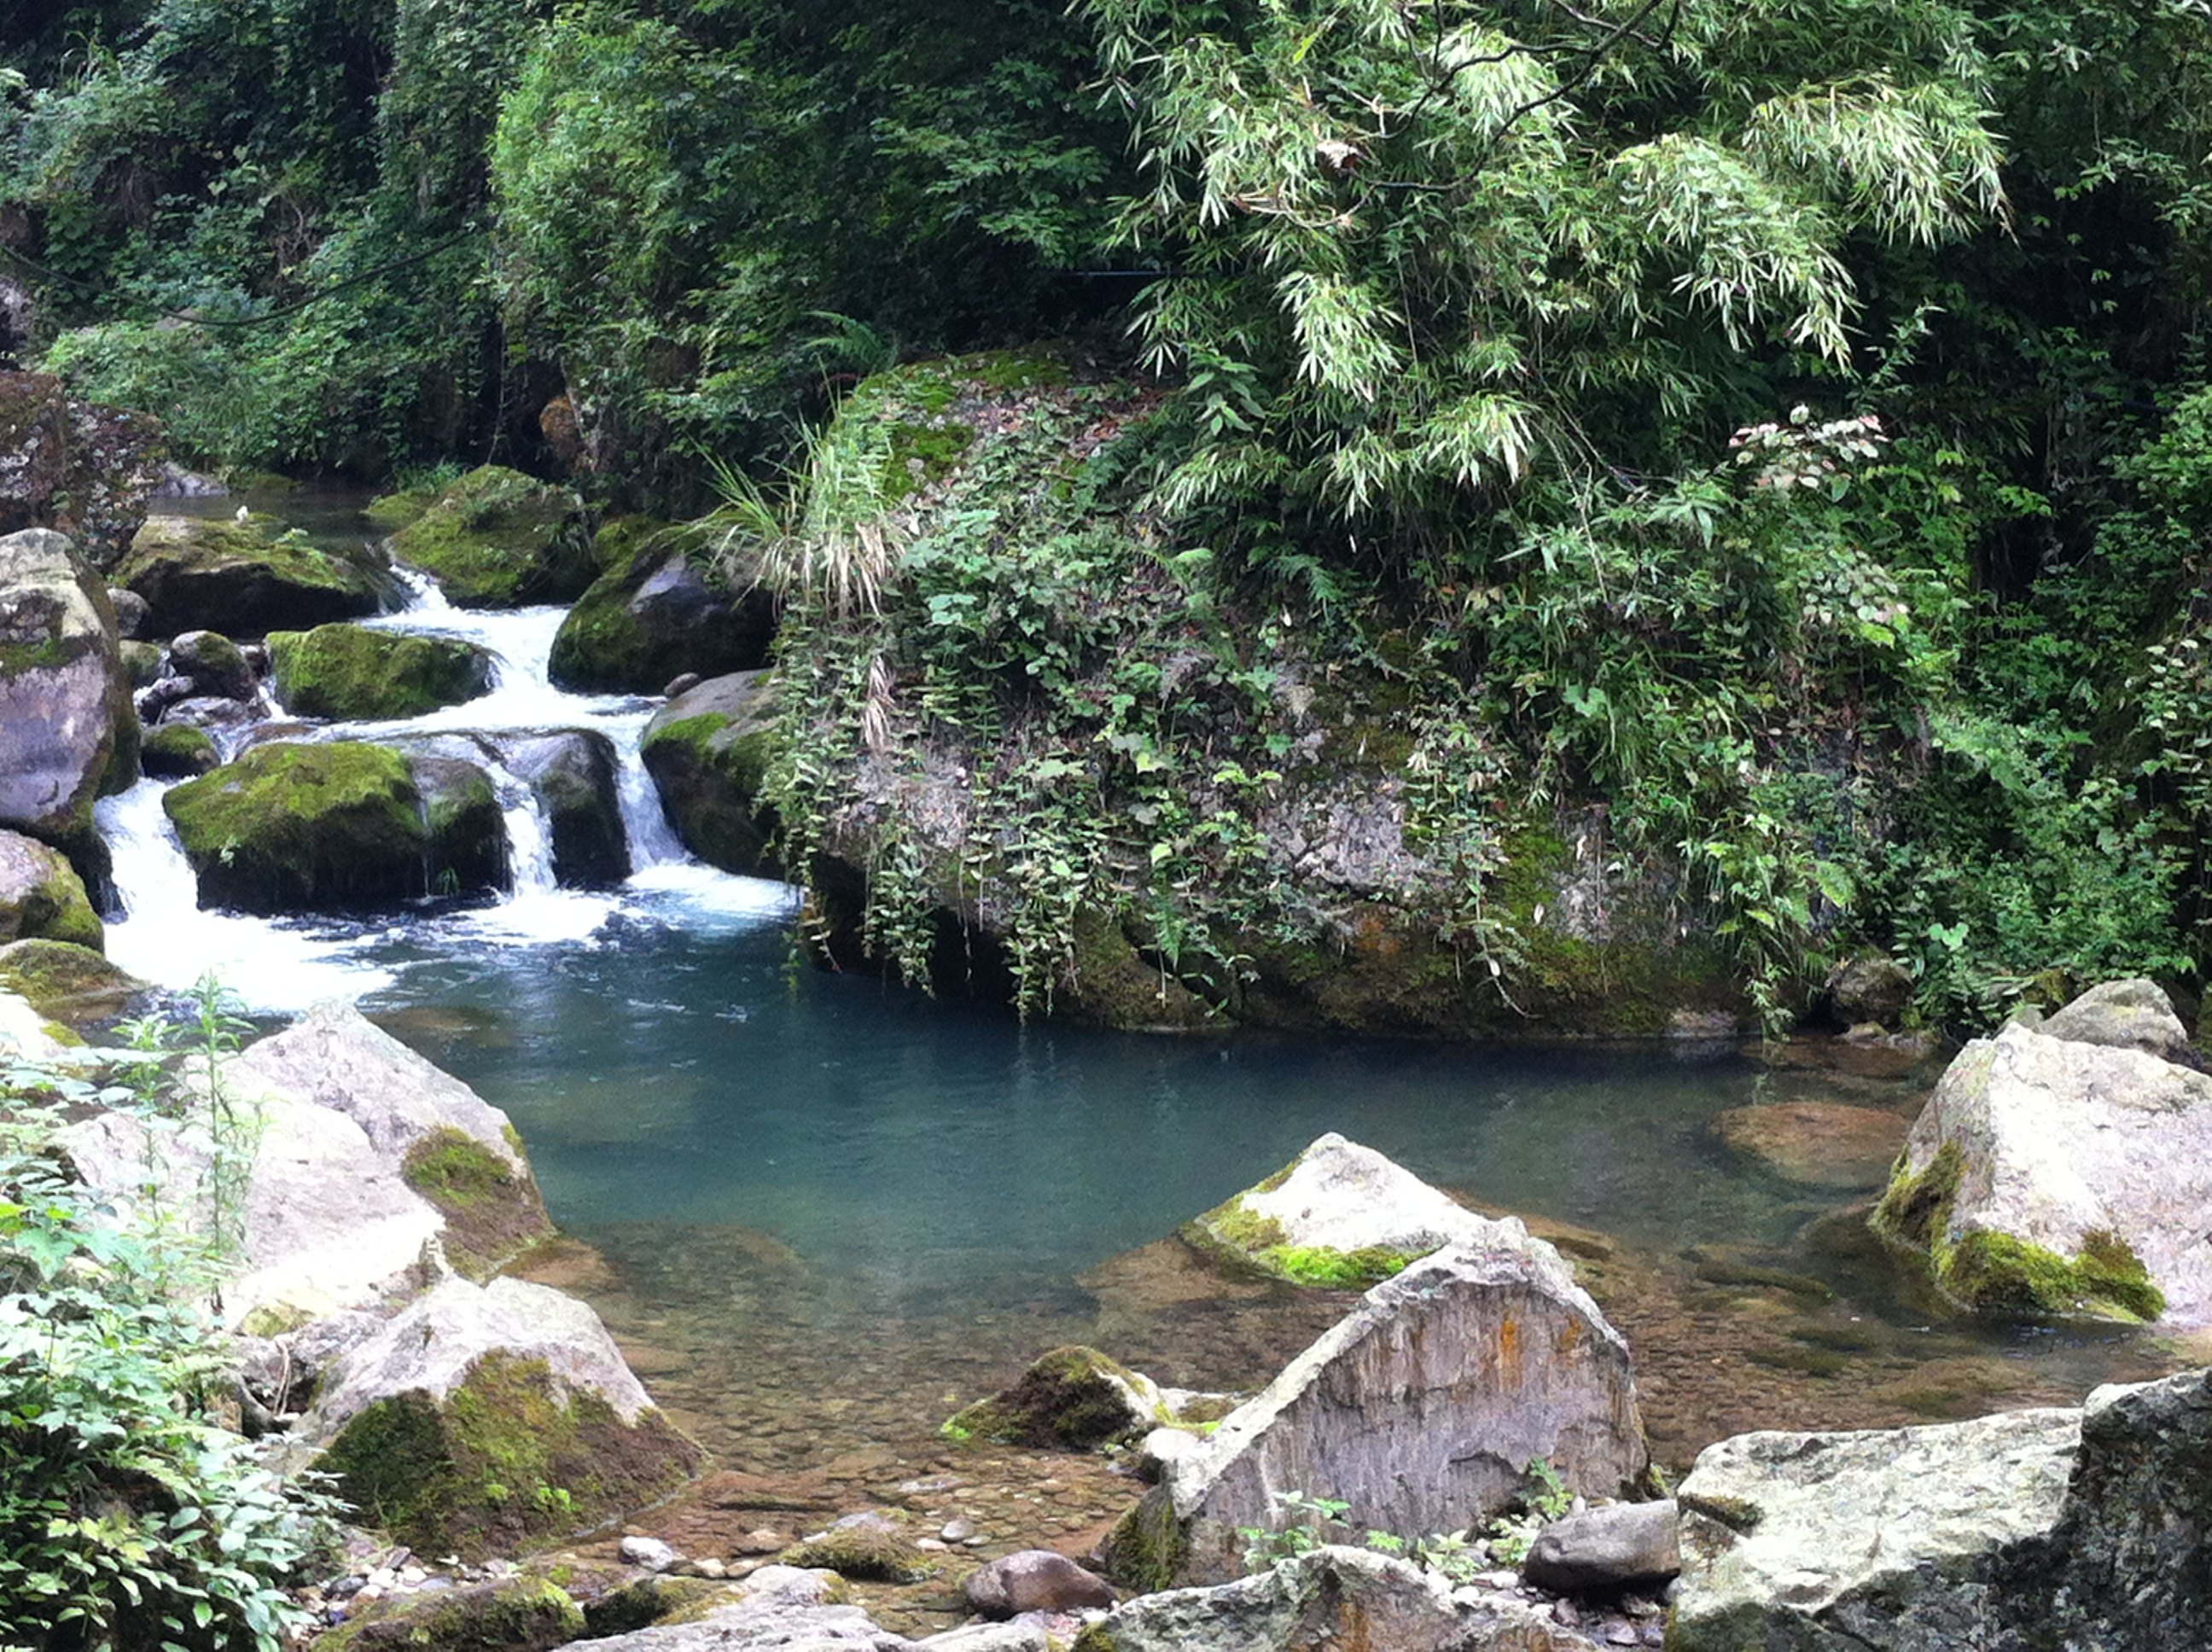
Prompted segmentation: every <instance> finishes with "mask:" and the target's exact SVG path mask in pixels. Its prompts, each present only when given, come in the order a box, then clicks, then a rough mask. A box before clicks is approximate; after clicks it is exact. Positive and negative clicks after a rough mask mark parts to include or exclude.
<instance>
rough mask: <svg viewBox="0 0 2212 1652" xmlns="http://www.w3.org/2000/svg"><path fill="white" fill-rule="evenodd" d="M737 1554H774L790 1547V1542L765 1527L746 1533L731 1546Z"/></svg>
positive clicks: (779, 1533) (782, 1535) (783, 1536)
mask: <svg viewBox="0 0 2212 1652" xmlns="http://www.w3.org/2000/svg"><path fill="white" fill-rule="evenodd" d="M732 1546H733V1547H734V1548H735V1549H736V1550H737V1552H738V1553H739V1554H775V1553H776V1552H779V1551H781V1550H783V1549H787V1548H789V1547H790V1546H791V1540H790V1539H789V1538H787V1537H786V1536H785V1535H784V1534H782V1533H781V1532H778V1531H775V1530H772V1529H770V1528H769V1527H766V1526H761V1527H756V1528H754V1529H753V1530H752V1531H750V1532H747V1533H746V1534H744V1536H743V1537H741V1538H739V1539H738V1540H737V1542H736V1543H735V1544H734V1545H732Z"/></svg>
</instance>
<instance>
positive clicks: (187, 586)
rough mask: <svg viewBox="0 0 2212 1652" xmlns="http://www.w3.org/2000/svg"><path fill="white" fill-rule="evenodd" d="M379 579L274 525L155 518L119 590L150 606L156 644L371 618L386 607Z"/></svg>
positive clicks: (120, 575)
mask: <svg viewBox="0 0 2212 1652" xmlns="http://www.w3.org/2000/svg"><path fill="white" fill-rule="evenodd" d="M379 574H380V570H379V569H377V568H375V567H374V564H373V563H371V562H369V561H368V559H367V558H366V557H362V556H351V555H348V554H346V553H344V552H343V551H338V550H330V549H327V548H325V547H323V546H320V545H318V544H314V543H313V541H312V540H310V539H309V538H307V535H306V534H304V533H302V532H301V531H298V530H297V529H286V528H285V527H283V525H282V524H281V523H279V522H278V521H276V519H275V518H273V517H269V516H262V515H255V516H252V517H249V518H248V519H246V520H245V521H243V522H239V521H233V520H228V519H225V520H219V521H218V520H203V519H200V518H197V517H184V516H155V517H149V519H147V522H146V525H145V526H144V527H143V528H141V529H139V530H138V537H137V538H136V539H135V540H133V541H132V542H131V552H130V555H129V556H125V558H124V559H123V562H122V563H121V565H120V566H119V567H118V568H117V569H116V570H115V581H116V583H117V584H118V585H120V586H125V587H126V588H127V589H129V590H131V591H135V592H137V593H138V595H139V596H141V597H143V598H145V599H146V603H147V605H148V606H149V608H150V609H151V610H153V622H152V623H153V626H154V629H155V631H156V632H157V633H158V634H159V635H162V636H174V635H177V634H178V633H179V632H180V631H197V630H220V631H222V632H224V633H226V634H227V635H233V636H247V637H253V636H263V635H266V634H267V633H269V632H270V631H274V630H278V629H288V628H289V629H304V628H306V627H309V626H315V625H323V624H327V623H330V622H331V621H335V620H344V619H354V618H357V617H359V616H362V615H365V614H374V612H376V610H378V608H379V607H380V606H381V605H382V602H383V595H384V583H383V580H381V579H380V577H379Z"/></svg>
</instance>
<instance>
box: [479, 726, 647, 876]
mask: <svg viewBox="0 0 2212 1652" xmlns="http://www.w3.org/2000/svg"><path fill="white" fill-rule="evenodd" d="M501 756H502V758H503V759H504V761H505V762H506V763H507V768H509V769H510V770H511V771H512V772H513V774H515V776H516V777H517V778H519V779H520V780H526V781H528V782H529V784H530V788H531V790H532V791H533V792H535V793H537V794H538V802H539V803H541V804H543V805H544V809H545V817H546V824H547V826H548V828H549V829H550V834H551V836H552V840H553V875H554V878H556V880H557V881H558V882H560V883H562V884H616V883H620V882H621V881H622V880H623V878H627V877H629V870H630V867H629V838H628V835H627V834H626V833H625V832H624V830H623V817H622V794H621V792H620V790H619V786H620V778H619V774H618V772H617V759H616V756H615V749H614V744H613V742H612V741H611V740H609V739H608V738H607V737H606V736H605V735H604V734H601V733H599V732H595V731H591V730H584V729H568V730H564V731H562V732H560V733H557V734H547V735H542V736H538V737H536V738H530V739H525V740H518V741H514V742H512V743H509V744H507V745H506V747H505V749H504V750H502V752H501Z"/></svg>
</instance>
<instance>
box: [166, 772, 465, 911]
mask: <svg viewBox="0 0 2212 1652" xmlns="http://www.w3.org/2000/svg"><path fill="white" fill-rule="evenodd" d="M161 801H162V805H163V807H164V808H166V809H167V811H168V815H169V818H170V820H171V821H173V823H175V825H176V828H177V835H178V837H179V839H180V840H181V841H182V842H183V844H184V850H185V859H188V860H190V861H191V865H192V871H193V872H194V873H195V874H196V875H197V878H198V879H199V890H200V899H201V901H202V902H203V903H204V904H206V905H210V906H225V907H234V908H238V909H240V910H241V911H246V912H258V913H271V914H273V913H283V912H296V911H323V910H331V909H337V908H348V907H362V906H375V905H386V904H389V903H391V902H396V901H403V900H406V899H409V898H410V897H412V896H419V895H422V893H424V892H425V889H426V886H427V881H428V878H427V869H426V863H425V851H426V849H427V847H428V842H429V829H428V824H427V823H426V822H425V820H424V818H423V808H422V792H421V790H420V788H419V787H417V786H416V783H415V776H414V772H413V770H412V768H410V766H409V764H408V762H407V759H406V758H404V757H403V756H400V755H399V754H398V752H396V751H392V750H386V748H384V747H382V746H375V745H364V744H360V743H358V742H354V741H334V742H332V743H331V744H326V745H299V744H290V743H288V742H277V743H275V744H269V745H261V746H256V747H254V748H253V749H252V750H249V751H247V752H246V753H245V754H244V755H243V756H240V757H239V758H238V759H237V760H236V761H235V762H229V763H226V764H225V765H224V766H223V767H222V768H218V769H216V770H215V771H214V772H213V773H211V774H204V775H202V776H201V777H200V778H199V779H197V780H186V781H185V782H184V783H183V784H182V785H180V786H178V787H174V788H173V789H172V790H171V791H170V792H169V793H167V795H166V796H165V797H164V798H163V799H162V800H161Z"/></svg>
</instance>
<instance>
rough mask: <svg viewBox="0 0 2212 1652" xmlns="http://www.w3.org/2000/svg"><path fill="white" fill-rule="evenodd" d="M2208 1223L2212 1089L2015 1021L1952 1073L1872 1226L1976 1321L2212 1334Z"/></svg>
mask: <svg viewBox="0 0 2212 1652" xmlns="http://www.w3.org/2000/svg"><path fill="white" fill-rule="evenodd" d="M2168 1013H2169V1014H2170V1013H2171V1012H2170V1011H2169V1012H2168ZM2208 1208H2212V1078H2207V1077H2205V1076H2204V1075H2203V1074H2202V1073H2198V1072H2192V1071H2191V1070H2190V1069H2189V1068H2186V1067H2183V1066H2176V1065H2174V1064H2173V1063H2172V1062H2169V1061H2165V1060H2160V1058H2159V1057H2157V1056H2155V1055H2152V1054H2146V1053H2145V1052H2144V1051H2143V1050H2142V1049H2140V1048H2129V1047H2125V1046H2116V1045H2112V1044H2105V1043H2084V1042H2075V1041H2071V1040H2066V1039H2060V1038H2055V1037H2052V1036H2050V1035H2049V1033H2048V1031H2047V1030H2046V1029H2041V1028H2039V1029H2029V1028H2027V1027H2025V1026H2021V1025H2019V1024H2015V1025H2012V1026H2008V1027H2007V1028H2005V1029H2003V1030H2002V1032H2001V1033H1999V1034H1998V1035H1997V1036H1996V1037H1995V1038H1993V1039H1988V1038H1985V1039H1977V1040H1975V1041H1974V1042H1972V1043H1971V1044H1969V1045H1967V1046H1966V1048H1965V1049H1964V1050H1962V1051H1960V1054H1959V1055H1958V1058H1957V1059H1956V1060H1954V1061H1953V1062H1952V1063H1951V1066H1950V1067H1949V1069H1948V1071H1946V1072H1945V1073H1944V1074H1943V1078H1942V1082H1941V1083H1940V1084H1937V1086H1936V1093H1935V1094H1934V1095H1933V1096H1930V1097H1929V1101H1928V1104H1927V1106H1926V1107H1925V1108H1923V1109H1922V1111H1921V1114H1920V1116H1919V1118H1918V1119H1917V1121H1915V1122H1914V1124H1913V1127H1912V1131H1911V1134H1910V1136H1908V1137H1907V1139H1906V1141H1905V1152H1904V1154H1903V1156H1902V1157H1900V1159H1899V1164H1898V1168H1897V1170H1896V1173H1895V1175H1893V1179H1892V1181H1891V1182H1890V1185H1889V1187H1888V1190H1887V1192H1886V1193H1884V1194H1883V1197H1882V1200H1881V1204H1880V1205H1879V1206H1876V1208H1875V1214H1874V1218H1873V1224H1874V1227H1875V1231H1876V1232H1877V1233H1878V1234H1880V1235H1881V1236H1882V1237H1883V1238H1884V1239H1885V1240H1887V1242H1890V1243H1891V1244H1892V1245H1893V1247H1894V1248H1898V1249H1899V1250H1901V1251H1904V1252H1905V1253H1906V1254H1909V1255H1911V1257H1913V1258H1914V1259H1915V1260H1916V1261H1917V1263H1919V1264H1920V1265H1922V1266H1925V1267H1926V1268H1927V1270H1928V1273H1929V1278H1931V1279H1932V1280H1933V1281H1934V1282H1935V1284H1936V1288H1937V1289H1938V1290H1940V1291H1942V1292H1943V1293H1944V1295H1946V1296H1947V1297H1950V1298H1951V1299H1952V1300H1954V1301H1955V1302H1957V1303H1960V1304H1961V1305H1962V1306H1964V1307H1966V1308H1968V1309H1972V1310H1974V1311H1977V1312H1981V1313H1989V1314H1996V1315H2011V1316H2015V1317H2041V1316H2051V1315H2059V1316H2087V1317H2093V1318H2102V1319H2112V1320H2118V1321H2152V1320H2160V1319H2161V1318H2162V1319H2163V1321H2164V1322H2165V1323H2166V1324H2167V1325H2169V1326H2172V1327H2179V1328H2188V1327H2198V1326H2203V1325H2207V1324H2212V1246H2207V1245H2206V1244H2205V1243H2204V1242H2203V1234H2204V1229H2205V1215H2204V1212H2205V1211H2206V1210H2207V1209H2208Z"/></svg>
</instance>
